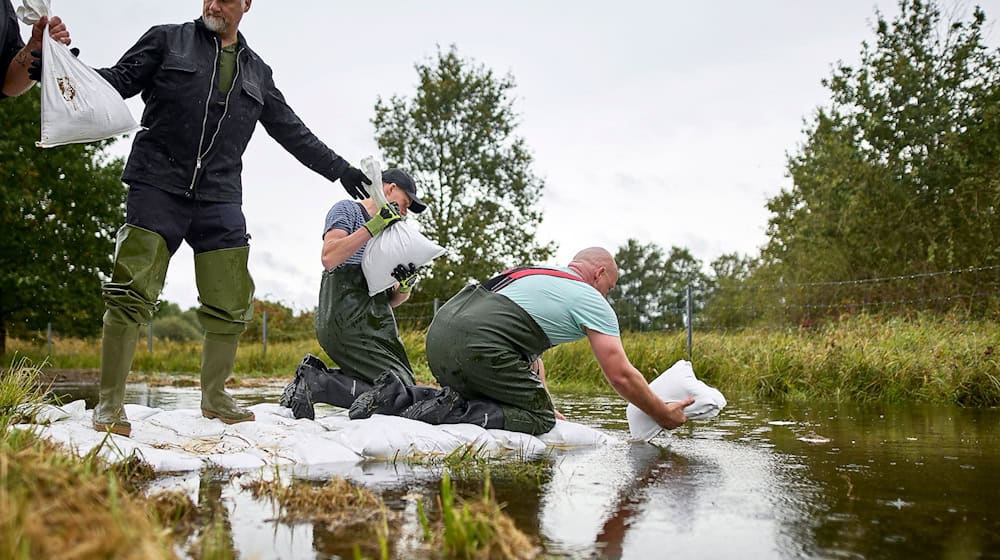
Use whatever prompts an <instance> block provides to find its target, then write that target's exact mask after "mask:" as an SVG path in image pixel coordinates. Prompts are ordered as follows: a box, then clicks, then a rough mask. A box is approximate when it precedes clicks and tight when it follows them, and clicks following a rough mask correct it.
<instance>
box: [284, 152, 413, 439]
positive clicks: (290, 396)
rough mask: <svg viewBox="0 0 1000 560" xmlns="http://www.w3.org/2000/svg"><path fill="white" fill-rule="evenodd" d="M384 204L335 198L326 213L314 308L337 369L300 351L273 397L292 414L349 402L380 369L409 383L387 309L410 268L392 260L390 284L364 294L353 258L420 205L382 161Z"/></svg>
mask: <svg viewBox="0 0 1000 560" xmlns="http://www.w3.org/2000/svg"><path fill="white" fill-rule="evenodd" d="M382 182H383V185H382V192H383V193H384V194H385V198H386V200H388V201H389V203H388V204H386V205H385V206H382V207H381V208H379V207H378V206H377V203H376V202H375V200H374V199H373V198H371V197H369V198H366V199H364V200H362V201H360V202H359V201H353V200H342V201H340V202H337V203H336V204H334V205H333V207H332V208H331V209H330V211H329V212H328V213H327V215H326V225H325V226H324V228H323V254H322V261H323V270H324V271H323V280H322V283H321V284H320V290H319V307H318V308H317V310H316V336H317V338H318V339H319V344H320V346H322V347H323V350H324V351H325V352H326V353H327V354H328V355H329V356H330V357H331V358H333V360H334V361H335V362H336V363H337V365H338V366H339V368H328V367H327V366H326V364H324V363H323V362H322V360H320V359H319V358H317V357H316V356H313V355H311V354H309V355H306V357H305V358H303V360H302V363H301V364H299V366H298V368H297V369H296V371H295V379H294V380H293V381H292V382H291V383H289V384H288V386H287V387H286V388H285V392H284V394H283V395H282V397H281V405H282V406H286V407H290V408H291V409H292V412H293V414H294V415H295V417H296V418H310V419H312V418H313V417H314V412H313V404H314V403H317V402H319V403H326V404H332V405H336V406H340V407H344V408H347V407H350V406H351V403H352V402H353V401H354V397H355V396H357V395H360V394H361V393H364V392H365V391H367V390H369V389H371V388H372V382H373V381H374V380H375V379H376V378H377V377H378V376H379V375H380V374H382V373H383V372H386V371H392V372H394V373H395V374H396V376H398V377H399V379H400V380H401V381H402V382H403V383H405V384H406V385H413V384H414V377H413V368H412V367H411V366H410V361H409V359H408V358H407V357H406V350H405V349H404V348H403V341H402V339H400V337H399V331H398V329H397V327H396V319H395V316H394V315H393V313H392V308H394V307H397V306H399V305H400V304H402V303H403V302H404V301H406V300H407V299H408V298H409V297H410V290H411V289H412V288H413V284H414V283H415V280H416V275H417V270H416V268H415V267H413V265H412V264H409V263H400V265H399V266H397V267H396V271H395V272H394V274H393V276H394V277H396V279H397V280H398V282H397V284H396V286H395V287H393V288H392V289H390V290H386V291H385V292H381V293H378V294H375V295H374V296H369V295H368V283H367V282H366V280H365V275H364V273H363V272H362V270H361V261H362V258H363V256H364V254H365V248H366V247H367V245H368V241H369V240H371V239H372V238H374V237H375V236H376V235H379V234H380V233H381V232H382V231H384V230H385V229H386V228H389V227H391V226H392V225H393V224H395V223H396V222H398V221H399V220H401V219H402V218H403V216H406V214H407V213H408V212H415V213H420V212H423V211H424V210H425V209H426V208H427V206H426V205H425V204H424V203H423V201H421V200H420V198H419V197H418V196H417V188H416V185H415V184H414V182H413V179H412V178H411V177H410V175H409V174H408V173H406V172H405V171H403V170H401V169H397V168H389V169H387V170H385V171H384V172H383V173H382Z"/></svg>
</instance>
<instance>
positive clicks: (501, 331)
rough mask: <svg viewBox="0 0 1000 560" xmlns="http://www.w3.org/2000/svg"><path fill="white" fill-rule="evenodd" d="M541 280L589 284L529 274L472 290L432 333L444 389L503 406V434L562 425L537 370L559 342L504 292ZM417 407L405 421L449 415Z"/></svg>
mask: <svg viewBox="0 0 1000 560" xmlns="http://www.w3.org/2000/svg"><path fill="white" fill-rule="evenodd" d="M534 275H547V276H556V277H559V278H566V279H568V280H575V281H579V282H582V281H583V280H582V279H580V277H578V276H576V275H574V274H570V273H567V272H562V271H559V270H553V269H548V268H536V267H522V268H515V269H511V270H508V271H506V272H504V273H503V274H500V275H498V276H495V277H493V278H491V279H490V280H488V281H486V282H484V283H483V284H482V285H479V286H466V287H465V288H464V289H463V290H462V291H461V292H459V293H458V294H457V295H455V297H453V298H451V299H450V300H448V302H447V303H446V304H445V305H444V306H442V307H441V309H439V310H438V313H437V315H435V316H434V321H433V322H432V323H431V326H430V328H429V329H428V331H427V363H428V365H429V366H430V370H431V373H433V374H434V377H435V379H437V381H438V382H439V383H440V384H441V386H442V387H446V388H449V389H451V391H452V392H457V393H458V394H459V395H461V397H463V398H464V399H465V400H466V401H473V402H475V401H478V400H483V401H487V402H489V401H492V402H494V403H496V404H497V405H499V409H500V411H502V415H503V428H504V429H506V430H511V431H516V432H524V433H529V434H541V433H545V432H547V431H549V430H551V429H552V427H553V426H555V409H554V407H553V405H552V399H551V397H550V396H549V392H548V391H547V390H546V389H545V386H544V385H543V384H542V381H541V379H540V378H539V377H538V375H537V374H536V373H534V372H533V371H532V370H531V365H532V363H533V362H534V361H535V360H536V359H537V358H538V357H539V356H541V355H542V353H543V352H545V350H547V349H549V348H551V347H552V343H551V342H550V341H549V338H548V336H546V335H545V332H544V331H542V329H541V327H539V326H538V323H536V322H535V320H534V319H533V318H532V317H531V315H529V314H528V312H527V311H525V310H524V309H523V308H521V306H519V305H517V304H516V303H514V302H513V301H511V300H510V299H508V298H506V297H505V296H503V294H500V293H498V291H499V290H501V289H503V288H504V287H505V286H507V285H509V284H510V283H511V282H515V281H517V280H518V279H520V278H524V277H526V276H534ZM438 400H440V401H441V405H442V406H448V405H449V404H454V403H458V405H459V406H465V404H466V403H462V402H461V400H460V399H456V398H455V397H454V396H448V395H443V396H442V397H441V398H440V399H438ZM418 406H419V405H414V407H413V408H411V409H410V410H408V411H406V412H404V414H403V415H404V416H407V417H410V418H418V419H424V420H425V421H426V420H428V419H434V418H435V417H441V416H442V415H441V414H437V413H436V412H437V411H435V410H433V407H431V406H430V405H428V406H427V408H428V409H429V410H423V411H418V410H415V409H416V408H417V407H418ZM421 416H422V417H421ZM445 416H446V415H445Z"/></svg>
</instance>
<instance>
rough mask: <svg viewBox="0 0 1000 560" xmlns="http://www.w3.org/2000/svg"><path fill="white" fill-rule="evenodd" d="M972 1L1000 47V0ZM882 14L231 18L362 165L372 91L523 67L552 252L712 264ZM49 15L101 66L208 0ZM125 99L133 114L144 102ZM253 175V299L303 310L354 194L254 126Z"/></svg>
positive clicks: (458, 11)
mask: <svg viewBox="0 0 1000 560" xmlns="http://www.w3.org/2000/svg"><path fill="white" fill-rule="evenodd" d="M14 4H15V6H16V5H18V4H19V0H14ZM980 5H982V6H983V7H984V8H985V10H986V13H987V16H988V18H989V21H990V22H991V24H990V36H989V43H990V44H991V45H996V44H997V37H996V35H997V32H996V30H995V29H994V28H993V23H992V22H994V21H995V19H996V16H997V14H998V13H1000V0H986V1H984V2H981V3H980ZM876 8H877V9H880V10H881V11H882V12H883V13H885V14H887V15H890V16H891V15H894V14H896V13H897V11H898V10H897V7H896V2H895V1H883V0H879V1H872V0H841V1H837V2H832V1H826V2H810V1H801V0H797V1H796V0H756V1H753V2H742V1H739V2H737V1H728V2H675V1H671V2H666V1H661V2H657V1H646V2H636V1H619V2H614V3H611V2H607V1H601V2H595V1H580V0H575V1H572V2H571V1H562V0H560V1H544V0H528V1H523V0H505V1H503V2H490V3H487V2H467V1H466V2H460V1H429V0H423V1H419V2H417V1H402V0H400V1H393V2H390V1H380V0H368V1H365V2H342V1H329V0H305V1H299V2H287V1H280V2H279V1H277V0H254V2H253V5H252V8H251V10H250V12H249V13H248V14H246V16H245V17H244V19H243V23H242V25H241V28H240V29H241V31H243V33H244V35H245V36H246V38H247V41H248V43H249V45H250V46H251V47H252V48H253V49H254V50H255V51H257V53H258V54H260V55H261V56H262V57H263V59H264V60H265V61H266V62H267V63H268V64H269V65H270V66H271V67H272V68H273V70H274V76H275V81H276V83H277V85H278V87H279V88H280V89H281V90H282V92H283V93H284V94H285V97H286V99H287V100H288V102H289V104H290V105H291V106H292V107H293V108H294V109H295V110H296V112H297V113H298V114H299V116H300V117H302V119H303V120H304V121H305V122H306V124H307V125H308V126H309V127H310V128H311V129H312V130H313V132H315V133H316V134H317V135H318V136H319V137H320V138H321V139H323V140H324V141H325V142H326V143H327V144H328V145H330V146H331V147H332V148H333V149H334V150H335V151H336V152H337V153H339V154H341V155H342V156H344V157H345V158H347V159H348V160H349V161H351V162H353V163H354V164H357V163H358V162H359V161H360V160H361V158H362V157H364V156H366V155H369V154H374V153H376V150H377V148H376V145H375V142H374V128H373V126H372V124H371V122H370V121H371V118H372V116H373V114H374V104H375V101H376V98H377V97H378V96H382V97H383V98H388V97H390V96H392V95H394V94H398V95H404V96H411V95H412V94H413V93H414V91H415V87H416V83H417V78H416V72H415V71H414V64H415V63H417V62H418V61H423V60H426V59H427V58H428V57H431V56H433V55H434V54H435V52H436V50H437V47H438V45H440V46H441V47H442V48H447V47H448V46H449V45H452V44H454V45H456V46H457V48H458V52H459V54H460V55H461V56H462V57H464V58H471V59H473V60H475V61H476V62H477V63H481V64H483V65H485V66H487V67H489V68H490V69H492V70H494V71H495V72H496V73H499V74H504V73H508V72H509V73H510V74H512V75H513V76H514V79H515V81H516V83H517V88H516V90H515V95H516V108H517V109H518V111H519V113H520V115H521V121H520V126H519V128H518V134H520V135H521V136H523V137H524V138H525V139H526V141H527V144H528V146H529V147H530V148H531V149H532V151H533V153H534V156H535V161H534V165H533V171H534V172H535V173H536V174H537V175H538V176H540V177H541V178H542V179H543V180H544V182H545V190H544V195H543V198H542V201H541V205H542V207H543V208H544V212H545V220H544V222H543V223H542V224H541V226H540V227H539V229H538V235H539V237H540V239H541V240H543V241H555V242H556V243H557V244H558V246H559V251H558V253H557V257H556V259H555V261H554V263H553V264H564V263H565V262H566V261H568V260H569V257H571V256H572V255H573V254H574V253H575V252H576V250H577V249H579V248H583V247H586V246H590V245H601V246H604V247H607V248H608V249H609V250H610V251H612V252H614V251H615V249H616V248H617V247H619V246H620V245H622V244H624V242H625V240H626V239H628V238H629V237H634V238H636V239H638V240H639V241H641V242H643V243H657V244H659V245H660V246H662V247H664V248H665V249H666V248H669V247H671V246H673V245H677V246H681V247H687V248H689V249H690V250H691V251H692V252H693V254H694V256H695V257H697V258H698V259H700V260H702V261H703V262H705V263H706V264H707V263H708V262H710V261H711V260H712V259H714V258H716V257H718V256H719V255H721V254H723V253H731V252H739V253H745V254H746V253H752V254H755V253H756V252H757V249H758V248H759V247H760V246H761V245H762V244H763V243H764V241H765V235H764V233H765V228H766V225H767V218H768V213H767V210H766V208H765V203H766V201H767V199H768V198H769V197H772V196H774V195H775V194H776V193H778V192H779V191H780V189H782V188H787V187H788V186H789V180H788V178H787V177H786V176H785V159H786V155H787V153H788V152H790V151H793V150H794V149H795V148H796V146H797V145H798V144H799V143H800V142H801V141H802V140H803V135H802V128H803V119H807V118H809V116H810V115H811V114H812V112H813V111H814V110H815V108H816V107H817V106H820V105H823V104H825V103H826V102H827V99H828V97H827V92H826V90H825V89H824V88H823V87H822V86H821V84H820V80H821V79H823V78H824V77H827V76H829V74H830V68H831V64H833V63H834V62H836V61H838V60H843V61H845V62H847V63H854V62H856V60H857V57H858V51H859V49H860V45H861V42H862V41H863V40H871V39H872V37H873V36H874V34H873V31H872V29H871V26H872V22H873V21H874V17H875V10H876ZM53 10H54V12H55V13H56V14H57V15H60V16H62V17H63V19H64V20H65V21H66V23H67V25H68V27H69V29H70V32H71V33H72V36H73V44H74V46H77V47H79V48H80V49H81V50H82V52H81V55H80V58H81V59H83V60H85V61H86V62H87V63H88V64H90V65H92V66H95V67H103V66H109V65H112V64H113V63H114V62H115V61H117V59H118V58H119V57H120V56H121V54H122V53H124V52H125V50H126V49H128V48H129V47H130V46H131V45H132V44H134V43H135V41H136V40H137V39H138V38H139V36H140V35H141V34H142V33H143V32H144V31H146V30H147V29H148V28H149V27H151V26H153V25H156V24H160V23H179V22H184V21H189V20H192V19H194V18H196V17H198V16H199V15H200V13H201V2H200V1H199V0H170V1H169V2H168V1H164V0H86V1H84V0H53ZM22 34H23V35H25V36H26V35H27V28H26V27H23V28H22ZM130 107H131V108H132V110H133V113H134V114H135V115H136V117H137V118H138V117H139V115H140V114H141V110H142V104H141V101H139V100H138V97H137V98H135V99H133V100H132V101H130ZM130 147H131V139H128V140H125V141H122V142H119V143H118V144H117V146H116V147H115V148H114V149H113V151H114V152H115V153H116V154H119V155H122V156H126V155H127V154H128V151H129V149H130ZM243 188H244V191H243V198H244V211H245V213H246V216H247V222H248V228H249V231H250V233H251V235H252V237H253V238H252V240H251V247H252V250H251V265H250V266H251V273H252V274H253V276H254V279H255V282H256V284H257V295H258V297H261V298H266V299H270V300H277V301H281V302H283V303H285V304H287V305H290V306H291V307H293V308H295V309H297V310H303V309H311V308H312V307H314V306H315V305H316V298H317V293H318V289H319V279H320V272H321V269H322V267H321V264H320V258H319V256H320V247H321V234H322V227H323V219H324V216H325V214H326V212H327V210H328V209H329V207H330V206H331V205H333V204H334V203H335V202H337V201H338V200H341V199H344V198H346V197H347V195H346V193H345V192H344V190H343V188H342V187H341V186H340V185H339V183H337V184H332V183H329V182H327V181H326V180H325V179H323V178H322V177H320V176H319V175H316V174H314V173H312V172H311V171H309V170H308V169H306V168H304V167H302V166H301V165H300V164H298V162H297V161H296V160H295V159H293V158H292V157H291V156H290V155H289V154H287V153H286V152H285V151H284V150H283V149H282V148H281V147H280V146H279V145H278V144H277V143H276V142H274V141H273V140H272V139H271V138H270V137H268V136H267V134H266V132H264V130H263V129H262V128H261V127H258V129H257V132H256V134H255V136H254V138H253V140H252V141H251V143H250V146H249V148H248V149H247V152H246V155H245V157H244V173H243ZM192 261H193V259H192V254H191V251H190V249H189V248H188V247H187V246H186V245H183V246H182V248H181V250H180V251H178V253H177V254H176V255H175V256H174V259H173V260H172V262H171V265H170V271H169V273H168V276H167V284H166V288H165V290H164V294H163V298H164V299H167V300H170V301H173V302H177V303H179V304H180V305H181V306H182V307H184V308H187V307H190V306H193V305H196V303H197V300H196V296H197V294H196V290H195V283H194V267H193V262H192Z"/></svg>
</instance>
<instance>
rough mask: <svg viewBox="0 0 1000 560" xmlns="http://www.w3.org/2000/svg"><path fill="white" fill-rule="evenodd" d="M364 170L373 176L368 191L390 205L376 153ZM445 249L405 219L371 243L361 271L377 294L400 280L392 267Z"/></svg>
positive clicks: (377, 200) (371, 291) (418, 261)
mask: <svg viewBox="0 0 1000 560" xmlns="http://www.w3.org/2000/svg"><path fill="white" fill-rule="evenodd" d="M361 170H362V171H364V173H365V175H367V176H368V178H369V179H371V181H372V184H371V185H368V186H366V187H365V188H366V189H367V190H368V194H369V195H370V196H371V197H372V198H373V199H375V203H376V204H377V205H378V207H379V208H381V207H382V206H383V205H384V204H386V202H387V201H386V199H385V195H384V194H383V193H382V166H381V165H380V164H379V162H378V161H377V160H376V159H375V158H374V157H372V156H368V157H366V158H364V159H362V160H361ZM445 252H446V251H445V248H444V247H442V246H440V245H438V244H437V243H434V242H433V241H431V240H430V239H427V238H426V237H424V235H423V234H422V233H420V232H419V231H417V230H416V229H414V228H413V227H412V226H410V224H408V223H406V221H405V220H401V221H399V222H397V223H396V224H395V225H393V226H392V227H390V228H388V229H386V230H384V231H383V232H382V233H380V234H378V235H377V236H375V238H374V239H372V240H371V241H369V242H368V245H367V246H366V247H365V255H364V257H362V259H361V270H362V271H363V272H364V274H365V280H367V282H368V295H370V296H374V295H375V294H377V293H379V292H383V291H385V290H387V289H389V288H391V287H392V286H393V285H394V284H395V283H396V279H395V278H393V277H392V270H393V269H394V268H396V267H397V266H398V265H401V264H405V265H408V264H410V263H413V266H416V267H421V266H424V265H425V264H427V263H429V262H431V261H432V260H434V259H436V258H438V257H440V256H441V255H443V254H445Z"/></svg>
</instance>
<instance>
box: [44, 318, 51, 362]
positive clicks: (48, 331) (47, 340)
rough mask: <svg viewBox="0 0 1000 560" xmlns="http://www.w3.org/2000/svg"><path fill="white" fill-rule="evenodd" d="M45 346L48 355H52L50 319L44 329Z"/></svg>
mask: <svg viewBox="0 0 1000 560" xmlns="http://www.w3.org/2000/svg"><path fill="white" fill-rule="evenodd" d="M45 346H46V347H48V349H49V356H52V321H49V326H48V328H46V330H45Z"/></svg>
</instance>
